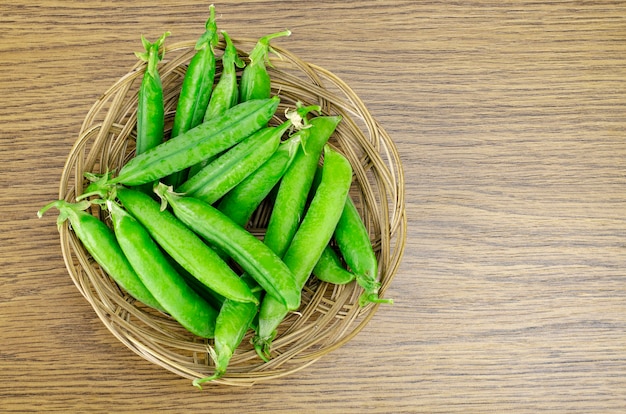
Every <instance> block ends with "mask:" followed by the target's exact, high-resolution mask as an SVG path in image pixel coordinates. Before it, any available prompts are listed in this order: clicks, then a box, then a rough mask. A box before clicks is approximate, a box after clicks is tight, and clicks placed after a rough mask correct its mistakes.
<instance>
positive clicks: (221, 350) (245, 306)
mask: <svg viewBox="0 0 626 414" xmlns="http://www.w3.org/2000/svg"><path fill="white" fill-rule="evenodd" d="M244 279H245V280H246V282H248V283H249V285H250V288H251V289H253V290H255V292H256V294H257V297H258V298H260V296H261V289H260V288H258V286H257V285H256V283H255V282H254V280H252V279H250V278H244ZM257 312H258V306H257V305H255V304H253V303H243V302H237V301H234V300H230V299H228V300H226V301H224V304H223V305H222V307H221V309H220V313H219V315H218V316H217V321H216V322H215V339H214V340H213V341H214V349H213V350H212V352H210V353H211V355H212V358H213V361H214V362H215V372H214V374H213V375H211V376H208V377H205V378H197V379H195V380H194V381H193V385H194V386H196V387H198V388H202V386H201V384H203V383H205V382H208V381H213V380H216V379H218V378H221V377H222V376H223V375H224V374H225V373H226V369H227V367H228V364H229V362H230V359H231V358H232V356H233V353H234V352H235V349H237V347H238V346H239V344H241V341H242V340H243V337H244V336H245V334H246V332H247V331H248V328H249V327H250V324H251V323H252V321H253V320H254V317H255V316H256V314H257Z"/></svg>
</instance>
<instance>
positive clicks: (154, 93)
mask: <svg viewBox="0 0 626 414" xmlns="http://www.w3.org/2000/svg"><path fill="white" fill-rule="evenodd" d="M169 34H170V33H169V32H165V33H164V34H163V35H162V36H161V37H160V38H159V39H157V40H156V41H155V42H154V43H150V42H149V41H148V40H147V39H146V38H145V37H143V36H142V37H141V42H142V44H143V46H144V48H145V52H144V53H139V52H137V53H135V55H136V56H137V57H138V58H139V59H141V60H144V61H146V62H148V64H147V66H146V71H145V72H144V75H143V78H142V81H141V87H140V88H139V97H138V105H137V140H136V149H135V153H136V154H141V153H143V152H146V150H148V149H149V148H152V147H156V146H157V145H159V144H160V143H161V142H163V129H164V124H165V117H164V107H163V85H162V84H161V77H160V75H159V71H158V64H159V62H160V61H161V60H162V59H163V53H161V52H160V49H161V46H162V45H163V43H164V42H165V38H166V37H167V36H169Z"/></svg>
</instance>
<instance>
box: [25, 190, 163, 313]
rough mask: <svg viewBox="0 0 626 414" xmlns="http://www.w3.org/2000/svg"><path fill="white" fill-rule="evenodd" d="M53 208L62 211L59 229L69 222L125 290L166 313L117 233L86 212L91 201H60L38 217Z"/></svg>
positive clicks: (51, 204)
mask: <svg viewBox="0 0 626 414" xmlns="http://www.w3.org/2000/svg"><path fill="white" fill-rule="evenodd" d="M51 207H55V208H57V209H58V210H59V217H58V219H57V226H58V227H59V228H60V227H61V226H62V225H63V223H64V222H65V221H66V220H68V221H69V222H70V224H71V226H72V230H73V231H74V234H76V237H78V240H80V241H81V242H82V244H83V246H84V247H85V249H86V250H87V252H88V253H89V254H90V255H91V257H93V259H94V260H95V261H96V263H98V264H99V265H100V267H101V268H102V269H103V270H104V271H105V272H106V273H107V274H108V275H109V276H111V278H112V279H113V280H114V281H115V282H116V283H117V284H118V285H119V286H120V287H121V288H122V289H124V290H125V291H126V292H128V294H129V295H131V296H132V297H134V298H135V299H137V300H139V301H140V302H143V303H145V304H146V305H148V306H151V307H153V308H155V309H159V310H164V309H163V307H162V306H161V305H160V304H159V302H158V301H157V300H156V299H155V298H154V296H153V295H152V293H150V291H149V290H148V289H147V288H146V286H145V285H144V284H143V282H142V281H141V279H140V278H139V276H137V273H136V272H135V270H134V269H133V268H132V266H131V265H130V263H129V262H128V259H127V258H126V256H125V255H124V252H123V251H122V249H121V247H120V245H119V243H118V242H117V239H116V238H115V234H114V233H113V230H111V229H110V228H109V227H108V226H107V225H106V224H104V222H102V221H101V220H100V219H98V218H97V217H95V216H93V215H92V214H89V213H87V212H86V211H84V210H85V209H87V208H89V202H88V201H82V202H80V203H70V202H67V201H65V200H56V201H53V202H52V203H50V204H48V205H46V206H45V207H43V208H42V209H41V210H39V211H38V212H37V216H39V217H42V216H43V214H44V213H45V212H46V211H47V210H48V209H50V208H51Z"/></svg>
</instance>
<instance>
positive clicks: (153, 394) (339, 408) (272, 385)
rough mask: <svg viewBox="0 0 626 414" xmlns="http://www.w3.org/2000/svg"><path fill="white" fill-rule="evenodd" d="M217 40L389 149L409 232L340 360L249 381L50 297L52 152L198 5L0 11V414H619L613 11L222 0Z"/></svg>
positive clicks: (66, 145) (619, 45) (75, 301)
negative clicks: (368, 129) (278, 71)
mask: <svg viewBox="0 0 626 414" xmlns="http://www.w3.org/2000/svg"><path fill="white" fill-rule="evenodd" d="M216 7H217V12H218V15H219V16H220V20H219V25H220V28H221V29H225V30H227V31H228V32H229V34H230V35H231V36H239V37H259V36H261V35H264V34H267V33H271V32H274V31H278V30H283V29H284V28H289V29H291V30H292V31H293V35H292V36H291V37H290V38H288V39H281V40H280V45H281V46H283V47H285V48H288V49H290V50H291V51H293V52H296V53H297V54H298V55H299V56H300V57H302V58H303V59H305V60H307V61H310V62H313V63H316V64H318V65H320V66H323V67H325V68H326V69H329V70H331V71H332V72H334V73H335V74H336V75H338V76H339V77H341V78H342V79H344V80H345V81H346V82H347V83H348V84H349V85H350V86H351V87H352V88H353V89H354V90H355V91H356V92H357V93H358V94H359V96H361V98H362V99H363V101H364V102H365V103H366V105H367V106H368V108H369V109H370V111H371V113H372V114H373V115H374V116H375V117H376V118H377V119H378V121H379V122H380V123H381V124H382V125H383V127H384V128H385V129H386V130H387V131H388V132H389V133H390V134H391V136H392V137H393V138H394V140H395V142H396V143H397V146H398V148H399V150H400V152H401V154H402V159H403V162H404V169H405V173H406V181H407V182H406V191H407V203H406V208H407V213H408V220H409V221H408V222H409V229H408V240H407V247H406V253H405V257H404V261H403V264H402V266H401V268H400V271H399V273H398V274H397V276H396V278H395V279H394V282H393V285H392V286H391V288H390V290H389V291H388V296H390V297H393V298H394V299H395V301H396V302H395V304H394V305H393V306H385V307H382V308H380V310H379V312H378V313H377V314H376V316H375V317H374V318H373V320H372V321H371V323H370V324H369V325H368V327H367V328H366V329H365V330H364V331H362V332H361V333H360V334H359V335H358V336H357V337H356V338H355V339H354V340H352V341H351V342H349V343H348V344H347V345H346V346H345V347H343V348H341V349H339V350H337V351H335V352H333V353H331V354H330V355H327V356H326V357H324V358H322V359H321V360H320V361H318V362H316V363H315V364H313V365H312V366H310V367H308V368H306V369H304V370H302V371H300V372H298V373H296V374H294V375H291V376H289V377H287V378H283V379H280V380H276V381H272V382H269V383H264V384H259V385H258V386H254V387H253V388H250V389H241V388H230V387H208V388H209V389H208V390H206V391H204V392H201V391H198V390H196V389H195V388H193V387H192V386H191V385H190V383H189V381H187V380H185V379H181V378H179V377H176V376H175V375H173V374H171V373H169V372H167V371H165V370H163V369H162V368H159V367H156V366H155V365H152V364H151V363H149V362H147V361H145V360H143V359H141V358H140V357H138V356H136V355H135V354H134V353H132V352H130V351H129V350H128V349H127V348H125V347H124V346H123V345H122V344H121V343H120V342H118V341H117V340H116V339H115V338H114V337H113V336H112V335H111V334H110V333H109V332H108V331H107V330H106V329H105V328H104V327H103V325H102V324H101V322H100V321H99V320H98V319H97V317H96V315H95V314H94V312H93V311H92V309H91V308H90V306H89V304H88V303H87V302H86V301H85V300H84V299H83V298H82V296H80V294H79V293H78V292H77V290H76V288H75V287H74V285H73V284H72V282H71V280H70V278H69V276H68V275H67V272H66V270H65V267H64V265H63V260H62V256H61V252H60V247H59V240H58V234H57V231H56V228H55V223H54V215H53V214H51V215H50V216H47V217H46V218H44V219H41V220H38V219H37V218H36V216H35V212H36V211H37V209H38V208H40V207H41V206H42V205H43V204H45V203H47V202H48V201H50V200H52V199H54V198H55V197H56V194H57V185H58V180H59V175H60V173H61V170H62V168H63V163H64V161H65V157H66V155H67V153H68V152H69V150H70V147H71V146H72V143H73V142H74V140H75V139H76V134H77V132H78V130H79V128H80V125H81V122H82V119H83V118H84V116H85V114H86V113H87V111H88V110H89V108H90V107H91V105H92V104H93V102H94V101H95V100H96V98H97V97H98V96H99V95H100V94H102V93H103V92H104V91H105V90H106V89H107V88H108V87H109V86H110V85H111V84H112V83H113V82H114V81H115V80H117V78H119V77H120V76H121V75H123V74H124V73H126V71H127V70H128V69H129V68H130V67H131V66H132V65H133V64H134V62H135V57H134V55H133V52H134V51H136V50H139V49H140V47H141V43H140V41H139V37H140V35H141V34H145V35H146V36H147V37H148V38H150V39H154V38H156V37H157V36H158V35H160V34H161V33H162V32H163V31H164V30H170V31H171V32H172V36H171V41H172V42H174V41H183V40H189V39H195V37H196V36H197V35H198V34H199V33H200V31H201V29H202V25H203V23H204V20H205V19H206V16H207V10H208V3H207V4H204V3H202V2H191V1H179V0H177V1H167V2H165V1H157V2H147V1H143V0H140V1H132V2H127V1H81V2H63V1H52V0H42V1H38V2H35V1H32V0H31V1H15V0H4V1H3V2H2V4H1V5H0V16H2V18H1V20H0V21H1V23H0V29H1V30H0V33H1V34H0V39H1V41H0V72H1V73H2V77H1V80H0V92H1V95H0V96H1V97H2V109H1V110H0V171H1V172H2V174H1V175H0V176H1V177H2V188H3V189H2V191H1V195H0V224H1V227H0V234H1V237H2V241H1V244H0V246H1V249H2V251H1V254H0V264H1V265H2V289H1V290H0V333H1V335H2V337H1V341H0V411H2V412H38V411H39V412H64V413H69V412H133V413H137V412H150V413H154V412H187V411H188V412H191V411H200V410H202V411H206V410H211V411H213V410H218V411H219V412H261V411H268V412H285V413H287V412H289V413H292V412H294V413H296V412H329V413H348V412H354V413H362V412H368V413H399V412H446V413H449V412H504V411H512V412H528V413H531V412H537V411H540V410H547V411H550V412H561V411H563V412H565V411H567V412H584V413H589V412H625V410H626V283H625V282H626V276H625V274H626V249H625V243H626V239H625V237H626V143H625V132H626V5H625V4H624V3H623V2H602V1H598V2H577V1H559V2H519V1H516V2H499V1H477V2H431V1H428V2H414V1H373V0H372V1H362V2H361V1H359V2H357V1H336V2H333V1H318V2H284V1H283V2H274V1H248V2H234V1H223V2H220V3H217V4H216Z"/></svg>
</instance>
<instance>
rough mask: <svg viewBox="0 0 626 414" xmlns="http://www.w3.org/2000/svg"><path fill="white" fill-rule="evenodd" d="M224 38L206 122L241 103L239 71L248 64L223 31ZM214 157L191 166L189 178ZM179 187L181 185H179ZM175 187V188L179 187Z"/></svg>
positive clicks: (205, 118) (205, 114) (205, 117)
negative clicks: (224, 44) (238, 80)
mask: <svg viewBox="0 0 626 414" xmlns="http://www.w3.org/2000/svg"><path fill="white" fill-rule="evenodd" d="M222 36H224V40H225V41H226V47H225V49H224V54H223V55H222V73H221V75H220V79H219V81H218V82H217V84H216V85H215V88H214V89H213V93H212V94H211V98H210V99H209V104H208V105H207V108H206V112H205V113H204V121H205V122H206V121H208V120H209V119H213V118H215V117H216V116H218V115H221V114H223V113H224V111H226V110H227V109H230V108H232V107H233V106H235V105H237V104H238V103H239V87H238V85H237V69H236V67H238V68H243V67H244V66H245V65H246V64H245V62H244V61H243V60H242V59H241V58H240V57H239V54H238V51H237V48H236V47H235V45H233V42H232V40H231V39H230V37H229V36H228V34H227V33H226V32H225V31H222ZM213 158H214V157H212V158H211V159H208V160H202V161H200V162H199V163H197V164H195V165H193V166H191V167H190V168H189V172H188V175H187V178H190V177H193V176H194V175H196V173H197V172H198V171H200V170H201V169H202V168H204V166H206V165H207V164H208V163H209V162H210V161H211V160H212V159H213ZM177 185H180V183H178V184H177ZM177 185H174V188H176V187H177Z"/></svg>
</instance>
